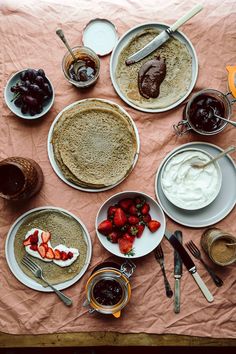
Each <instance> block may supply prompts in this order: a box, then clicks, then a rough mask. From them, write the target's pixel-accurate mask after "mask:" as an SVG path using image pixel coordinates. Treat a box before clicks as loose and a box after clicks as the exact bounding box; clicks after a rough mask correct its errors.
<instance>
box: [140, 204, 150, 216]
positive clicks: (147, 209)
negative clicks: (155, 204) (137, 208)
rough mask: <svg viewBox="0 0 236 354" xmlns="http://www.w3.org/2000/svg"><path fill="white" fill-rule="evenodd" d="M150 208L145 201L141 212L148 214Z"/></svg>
mask: <svg viewBox="0 0 236 354" xmlns="http://www.w3.org/2000/svg"><path fill="white" fill-rule="evenodd" d="M149 210H150V206H149V205H148V204H147V203H145V204H143V206H142V208H141V214H142V215H147V214H148V213H149Z"/></svg>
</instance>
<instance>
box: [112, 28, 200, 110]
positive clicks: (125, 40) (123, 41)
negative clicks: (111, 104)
mask: <svg viewBox="0 0 236 354" xmlns="http://www.w3.org/2000/svg"><path fill="white" fill-rule="evenodd" d="M151 27H152V28H156V29H158V30H161V31H164V30H166V29H167V28H168V27H169V25H166V24H164V23H145V24H142V25H138V26H136V27H133V28H131V29H130V30H129V31H128V32H126V33H125V34H124V35H123V36H122V37H121V38H120V40H119V41H118V43H117V45H116V47H115V48H114V50H113V52H112V56H111V61H110V76H111V81H112V84H113V86H114V89H115V90H116V93H117V94H118V95H119V96H120V98H121V99H122V100H123V101H125V102H126V103H127V104H128V105H129V106H131V107H133V108H135V109H137V110H139V111H142V112H149V113H159V112H165V111H168V110H170V109H172V108H175V107H177V106H178V105H179V104H180V103H182V102H183V101H184V100H185V99H186V98H187V97H188V95H189V94H190V93H191V91H192V89H193V88H194V86H195V83H196V81H197V76H198V59H197V54H196V52H195V49H194V47H193V45H192V43H191V42H190V40H189V39H188V38H187V36H185V34H183V33H182V32H180V31H175V33H174V34H173V37H174V38H176V39H177V40H179V41H180V42H182V43H184V44H185V45H186V47H187V49H188V51H189V53H190V55H191V57H192V81H191V84H190V86H189V89H188V91H187V92H186V94H185V95H184V96H183V97H181V98H180V99H179V100H178V101H176V102H174V103H173V104H171V105H170V106H168V107H164V108H154V109H151V108H142V107H139V106H137V105H135V104H134V103H133V102H130V101H129V100H128V99H127V97H126V96H125V95H124V94H123V92H122V91H121V90H120V88H119V85H118V84H117V82H116V67H117V64H118V58H119V56H120V53H121V51H122V50H123V48H124V47H125V46H126V45H127V44H128V43H129V42H130V40H131V39H132V38H133V37H135V36H136V35H137V34H138V33H139V32H142V31H143V30H144V29H146V28H151Z"/></svg>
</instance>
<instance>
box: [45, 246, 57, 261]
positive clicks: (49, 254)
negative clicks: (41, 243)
mask: <svg viewBox="0 0 236 354" xmlns="http://www.w3.org/2000/svg"><path fill="white" fill-rule="evenodd" d="M45 257H46V258H47V259H54V257H55V256H54V252H53V249H52V248H51V247H48V250H47V252H46V256H45Z"/></svg>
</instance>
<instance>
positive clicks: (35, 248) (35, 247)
mask: <svg viewBox="0 0 236 354" xmlns="http://www.w3.org/2000/svg"><path fill="white" fill-rule="evenodd" d="M30 249H31V250H33V251H37V250H38V245H35V244H33V245H30Z"/></svg>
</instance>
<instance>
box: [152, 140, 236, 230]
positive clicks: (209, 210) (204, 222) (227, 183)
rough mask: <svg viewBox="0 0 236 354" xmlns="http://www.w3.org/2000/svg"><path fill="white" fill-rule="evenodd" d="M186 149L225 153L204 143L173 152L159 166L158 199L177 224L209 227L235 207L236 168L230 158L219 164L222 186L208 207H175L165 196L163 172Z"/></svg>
mask: <svg viewBox="0 0 236 354" xmlns="http://www.w3.org/2000/svg"><path fill="white" fill-rule="evenodd" d="M186 148H198V149H201V150H204V151H206V152H208V153H209V154H211V155H212V156H214V155H217V154H218V153H219V152H221V151H223V149H221V148H220V147H218V146H216V145H213V144H209V143H203V142H192V143H187V144H183V145H181V146H179V147H177V148H176V149H174V150H172V151H171V152H170V153H169V154H168V155H167V156H166V157H165V158H164V160H163V161H162V163H161V165H160V166H159V168H158V170H157V173H156V179H155V192H156V197H157V199H158V201H159V203H160V205H161V207H162V208H163V210H164V212H165V213H166V215H168V216H169V217H170V218H171V219H173V220H174V221H176V222H177V223H179V224H181V225H184V226H188V227H194V228H198V227H207V226H210V225H213V224H215V223H217V222H219V221H221V220H222V219H224V218H225V217H226V216H227V215H228V214H229V213H230V212H231V211H232V210H233V208H234V207H235V202H236V183H235V181H236V166H235V163H234V161H233V159H232V158H231V157H230V156H224V157H222V158H221V159H220V160H219V161H218V162H219V165H220V168H221V171H222V186H221V189H220V192H219V194H218V196H217V197H216V199H215V200H214V201H213V202H212V203H211V204H210V205H208V206H207V207H205V208H202V209H199V210H193V211H191V210H189V211H186V210H184V209H181V208H178V207H176V206H174V205H173V204H172V203H171V202H170V201H169V200H168V199H167V198H166V197H165V195H164V193H163V191H162V188H161V172H162V168H163V166H164V164H165V161H166V160H167V159H168V158H169V157H170V156H171V155H172V154H174V153H175V152H176V151H182V150H184V149H186Z"/></svg>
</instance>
